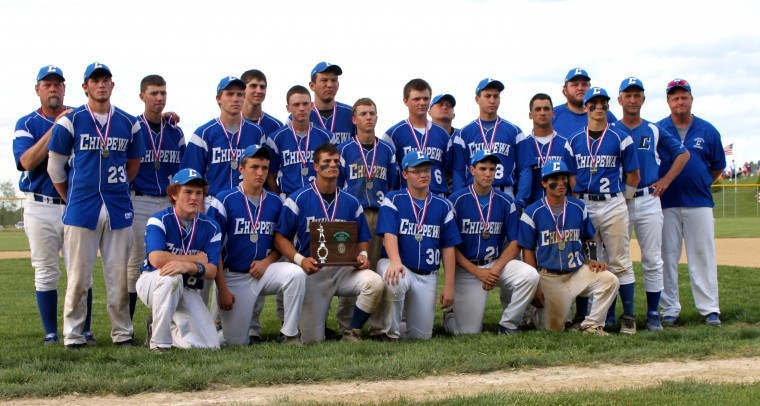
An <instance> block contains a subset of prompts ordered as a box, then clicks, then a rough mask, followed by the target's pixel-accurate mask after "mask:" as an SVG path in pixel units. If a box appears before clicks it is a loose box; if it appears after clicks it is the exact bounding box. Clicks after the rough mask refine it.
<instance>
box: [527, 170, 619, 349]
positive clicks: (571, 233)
mask: <svg viewBox="0 0 760 406" xmlns="http://www.w3.org/2000/svg"><path fill="white" fill-rule="evenodd" d="M569 179H570V172H569V171H568V169H567V166H566V165H565V163H564V162H562V161H550V162H547V163H546V164H545V165H544V167H543V168H542V170H541V185H542V186H543V187H544V190H545V191H546V196H545V197H544V198H543V199H541V200H539V201H536V202H534V203H533V204H531V205H530V206H528V207H527V208H526V209H525V212H524V213H523V215H522V217H521V219H520V230H519V237H518V241H519V244H520V246H521V247H522V248H523V258H524V259H525V262H526V263H528V264H530V265H532V266H533V267H535V268H536V269H538V272H539V274H540V275H541V281H540V282H539V284H538V291H537V292H536V301H537V302H538V303H537V305H538V306H539V307H540V309H539V312H538V320H534V322H535V323H536V326H537V327H538V328H540V329H546V330H551V331H562V330H563V329H564V327H565V320H566V319H567V316H568V312H569V309H570V305H571V303H572V302H573V300H574V299H575V297H576V296H579V295H580V296H586V297H587V296H591V297H593V304H592V305H591V312H590V313H589V315H588V316H586V318H585V319H584V320H583V322H582V323H581V329H582V330H583V332H584V333H591V334H598V335H602V336H606V335H608V334H607V333H606V332H605V331H604V330H603V328H604V320H605V317H606V315H607V309H609V307H610V305H611V304H612V301H613V300H614V299H615V293H616V292H617V289H618V287H619V286H620V282H619V281H618V278H617V277H616V276H615V275H614V274H613V273H611V272H607V271H606V270H607V264H605V263H600V262H597V261H596V244H595V243H594V241H592V239H593V238H594V234H595V230H594V226H593V225H592V224H591V220H590V219H589V217H588V214H587V213H586V206H585V205H584V204H583V202H581V201H580V200H578V199H574V198H572V197H567V196H565V194H566V193H567V187H568V185H569V183H570V182H569ZM581 241H582V242H583V245H584V246H585V251H586V255H587V258H588V259H589V261H588V264H585V263H584V259H585V258H586V256H584V250H583V248H582V243H581Z"/></svg>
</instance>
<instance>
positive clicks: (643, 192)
mask: <svg viewBox="0 0 760 406" xmlns="http://www.w3.org/2000/svg"><path fill="white" fill-rule="evenodd" d="M652 192H654V188H653V187H645V188H643V189H639V190H637V191H636V193H634V194H633V197H634V198H637V197H641V196H649V195H650V194H652Z"/></svg>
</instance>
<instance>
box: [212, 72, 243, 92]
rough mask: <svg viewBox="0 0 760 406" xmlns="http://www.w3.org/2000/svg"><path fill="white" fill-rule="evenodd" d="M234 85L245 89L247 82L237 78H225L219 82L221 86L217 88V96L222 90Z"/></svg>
mask: <svg viewBox="0 0 760 406" xmlns="http://www.w3.org/2000/svg"><path fill="white" fill-rule="evenodd" d="M233 84H235V85H238V86H240V87H242V88H243V89H245V82H243V81H242V80H240V79H238V78H237V77H235V76H225V77H223V78H222V80H220V81H219V84H218V85H217V86H216V94H219V93H220V92H221V91H222V90H224V89H226V88H228V87H230V86H232V85H233Z"/></svg>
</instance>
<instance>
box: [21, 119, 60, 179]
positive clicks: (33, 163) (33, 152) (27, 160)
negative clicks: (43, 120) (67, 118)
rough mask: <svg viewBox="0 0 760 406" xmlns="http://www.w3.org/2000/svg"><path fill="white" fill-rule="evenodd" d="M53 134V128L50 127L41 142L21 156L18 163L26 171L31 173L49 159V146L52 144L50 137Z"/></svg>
mask: <svg viewBox="0 0 760 406" xmlns="http://www.w3.org/2000/svg"><path fill="white" fill-rule="evenodd" d="M52 133H53V127H50V129H49V130H48V131H47V132H46V133H45V135H43V136H42V138H40V140H39V141H37V142H36V143H35V144H34V145H32V146H31V147H30V148H29V149H27V150H26V152H24V153H23V154H22V155H21V158H19V160H18V161H19V163H20V164H21V166H22V167H23V168H24V170H27V171H31V170H32V169H34V168H36V167H37V166H38V165H39V164H41V163H42V161H44V160H45V158H47V157H48V144H49V143H50V135H51V134H52Z"/></svg>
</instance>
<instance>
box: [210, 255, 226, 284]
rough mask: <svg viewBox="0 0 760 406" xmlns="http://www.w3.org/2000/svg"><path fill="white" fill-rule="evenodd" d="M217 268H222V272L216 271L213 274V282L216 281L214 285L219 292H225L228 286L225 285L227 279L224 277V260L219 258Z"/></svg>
mask: <svg viewBox="0 0 760 406" xmlns="http://www.w3.org/2000/svg"><path fill="white" fill-rule="evenodd" d="M219 269H222V272H217V273H216V275H215V276H214V282H216V287H217V289H219V291H220V292H226V291H228V290H229V288H228V287H227V280H226V279H224V262H222V260H221V259H220V260H219ZM207 272H208V270H207Z"/></svg>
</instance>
